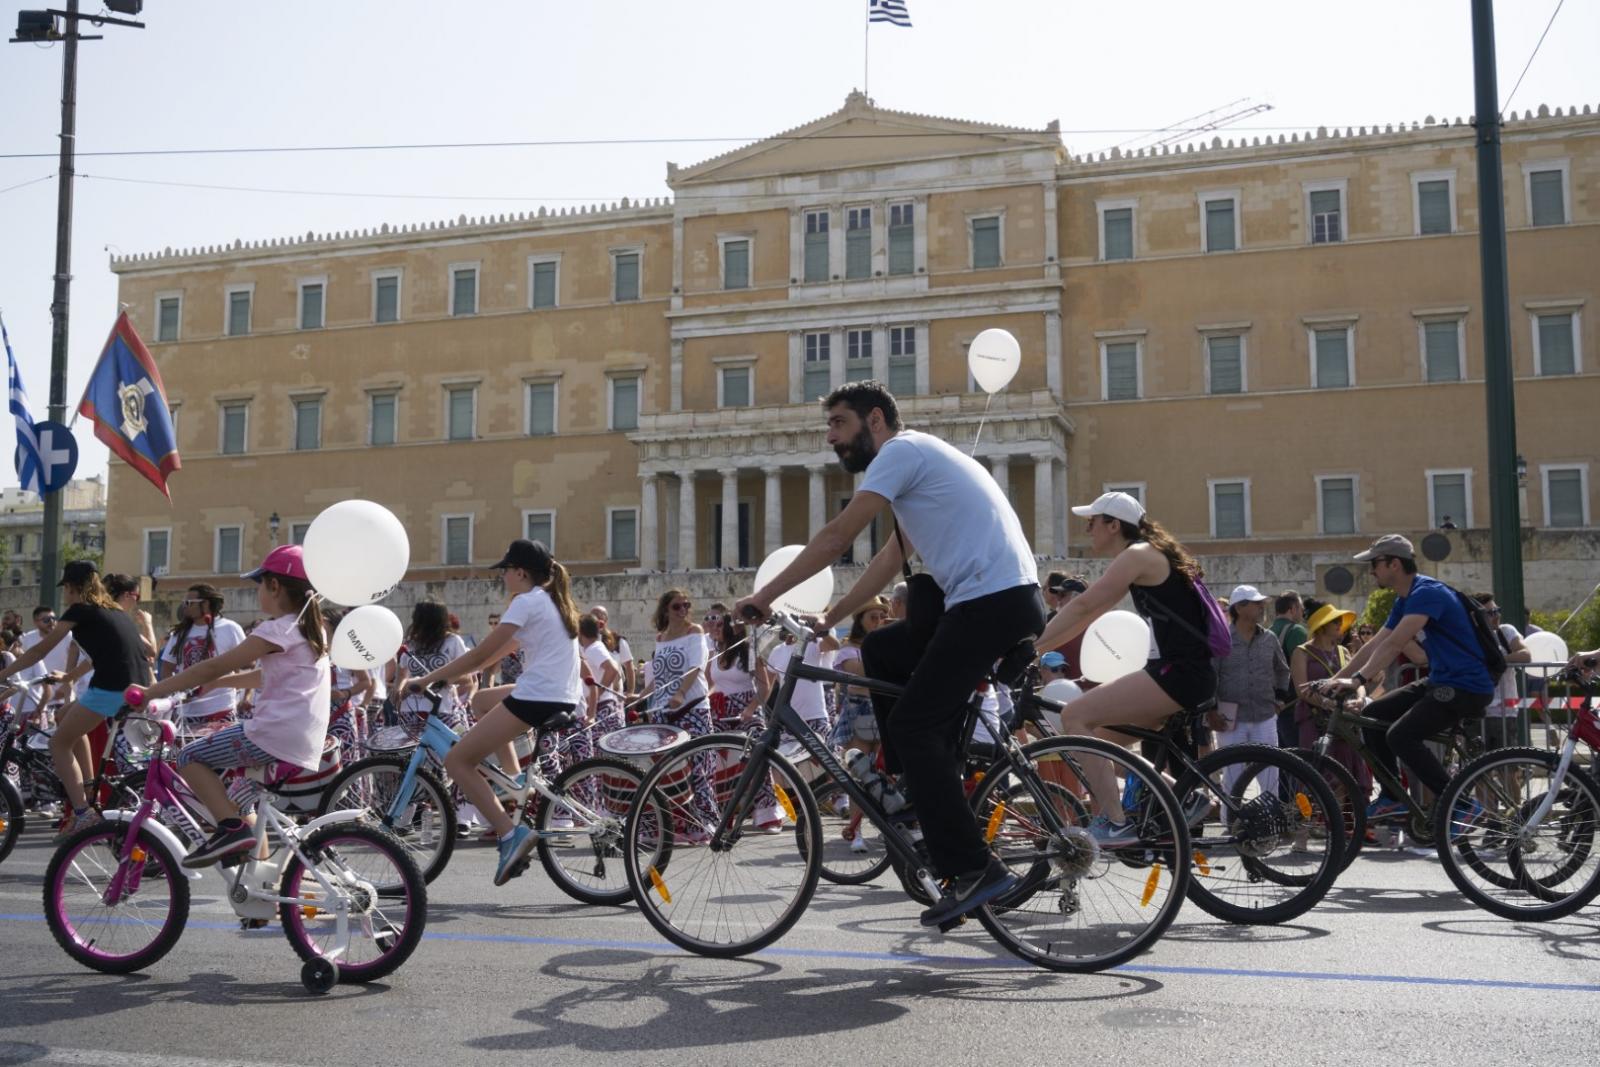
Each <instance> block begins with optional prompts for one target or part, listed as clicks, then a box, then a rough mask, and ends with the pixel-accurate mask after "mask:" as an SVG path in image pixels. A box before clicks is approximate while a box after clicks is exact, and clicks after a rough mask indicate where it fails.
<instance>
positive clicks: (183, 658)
mask: <svg viewBox="0 0 1600 1067" xmlns="http://www.w3.org/2000/svg"><path fill="white" fill-rule="evenodd" d="M224 604H225V601H224V600H223V598H222V593H221V592H220V591H218V590H217V589H216V588H215V587H213V586H210V585H206V584H204V583H201V584H199V585H191V586H190V587H189V588H188V590H187V591H186V592H185V593H184V595H183V604H182V614H183V617H182V619H181V620H180V621H179V623H178V625H177V626H175V627H173V628H172V633H171V634H170V635H168V637H167V641H166V644H165V646H164V647H163V648H162V649H161V662H160V664H159V671H160V672H159V674H158V677H161V678H165V677H166V676H167V675H169V674H176V673H177V672H179V671H186V670H188V669H189V668H190V667H193V666H195V665H196V664H199V663H203V662H205V661H206V660H208V659H213V658H215V657H217V656H221V655H224V654H225V653H228V652H231V651H233V650H234V649H236V648H238V647H239V646H240V645H242V644H244V628H243V627H241V626H240V625H239V624H238V623H236V622H234V621H233V620H232V619H225V618H223V617H222V609H223V607H224ZM238 702H239V691H238V690H236V689H226V688H224V689H218V688H211V689H202V690H201V691H200V692H199V693H197V694H196V695H195V696H193V697H191V698H190V699H188V700H186V701H184V703H183V707H182V708H181V710H182V712H183V729H184V731H185V732H186V733H187V734H189V735H190V736H200V735H202V734H207V733H210V732H212V731H213V730H219V729H221V728H222V727H224V726H227V725H229V724H230V723H232V722H233V721H234V718H235V717H236V714H237V709H238Z"/></svg>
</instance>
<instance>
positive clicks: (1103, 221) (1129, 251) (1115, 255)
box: [1100, 207, 1133, 260]
mask: <svg viewBox="0 0 1600 1067" xmlns="http://www.w3.org/2000/svg"><path fill="white" fill-rule="evenodd" d="M1100 225H1101V227H1102V233H1101V235H1100V240H1101V242H1102V247H1103V249H1104V252H1103V253H1102V255H1101V258H1102V259H1106V260H1112V259H1132V258H1133V208H1131V207H1115V208H1107V209H1106V210H1105V211H1104V212H1102V213H1101V215H1100Z"/></svg>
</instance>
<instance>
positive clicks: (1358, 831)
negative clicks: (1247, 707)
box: [1285, 748, 1369, 874]
mask: <svg viewBox="0 0 1600 1067" xmlns="http://www.w3.org/2000/svg"><path fill="white" fill-rule="evenodd" d="M1285 751H1286V752H1293V753H1294V754H1295V755H1296V756H1299V757H1300V758H1301V759H1303V760H1305V761H1306V762H1307V763H1309V764H1311V766H1313V767H1315V768H1316V769H1317V770H1319V771H1321V772H1322V778H1323V781H1325V782H1327V783H1328V788H1329V789H1332V790H1333V795H1334V799H1336V800H1338V801H1339V806H1340V814H1341V815H1342V816H1343V817H1344V842H1345V847H1344V856H1343V858H1341V859H1340V860H1339V872H1340V873H1341V874H1342V873H1344V872H1345V871H1347V870H1349V869H1350V865H1351V864H1352V863H1354V862H1355V861H1356V857H1357V856H1359V855H1360V854H1361V849H1362V847H1363V846H1365V845H1366V843H1367V804H1368V802H1369V801H1368V798H1367V797H1366V796H1365V795H1364V794H1363V793H1362V792H1361V783H1360V782H1358V781H1356V776H1355V775H1353V774H1351V773H1350V768H1349V767H1346V766H1345V765H1344V764H1342V763H1340V762H1339V761H1338V760H1336V759H1334V758H1333V757H1332V756H1325V755H1321V754H1319V753H1317V752H1315V751H1313V750H1312V749H1309V748H1290V749H1285ZM1347 798H1348V799H1347Z"/></svg>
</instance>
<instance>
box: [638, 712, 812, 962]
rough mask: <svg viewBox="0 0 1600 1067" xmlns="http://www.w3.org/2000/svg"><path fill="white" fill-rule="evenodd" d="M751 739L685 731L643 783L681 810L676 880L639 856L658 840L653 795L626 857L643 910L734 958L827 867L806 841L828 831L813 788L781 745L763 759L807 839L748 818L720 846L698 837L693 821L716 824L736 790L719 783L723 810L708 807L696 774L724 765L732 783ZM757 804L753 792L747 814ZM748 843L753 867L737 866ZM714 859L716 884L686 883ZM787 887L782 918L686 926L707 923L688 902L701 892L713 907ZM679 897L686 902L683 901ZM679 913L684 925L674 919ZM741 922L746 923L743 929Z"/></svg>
mask: <svg viewBox="0 0 1600 1067" xmlns="http://www.w3.org/2000/svg"><path fill="white" fill-rule="evenodd" d="M751 747H752V746H751V743H750V739H749V738H748V737H747V736H746V735H744V734H742V733H740V734H734V733H721V734H706V735H705V736H703V737H697V738H694V739H693V740H690V741H686V742H684V743H683V744H682V745H679V746H678V747H677V748H675V749H673V750H671V751H670V752H668V753H667V754H666V755H664V756H662V757H661V758H660V761H659V762H658V763H656V765H655V766H654V767H652V768H651V769H650V773H648V774H647V775H645V778H644V781H643V782H642V783H641V784H640V787H639V788H640V789H641V791H643V792H644V793H645V794H646V795H647V796H656V795H659V796H660V797H661V798H662V799H661V803H662V804H663V805H664V806H665V810H666V811H667V812H668V813H669V814H670V815H671V816H672V817H673V834H674V838H673V848H672V869H671V873H672V875H673V878H672V880H671V884H670V885H669V883H668V880H667V879H665V878H664V877H663V876H662V872H661V871H660V870H659V869H656V870H652V869H651V868H650V867H649V866H648V864H646V865H644V866H641V863H640V861H641V858H647V857H648V856H649V855H650V854H651V853H652V852H653V851H654V849H655V847H656V846H655V845H654V843H653V842H652V841H650V840H641V834H643V835H645V836H646V837H648V835H649V834H650V833H651V832H652V831H651V830H650V827H649V823H648V819H647V818H646V817H645V816H644V815H643V813H644V812H646V811H647V810H648V809H647V808H646V806H645V805H637V806H635V807H634V808H633V810H631V811H630V812H629V813H628V825H627V830H626V832H625V833H626V843H625V845H624V847H623V858H624V860H625V861H626V863H627V871H628V881H629V884H630V885H632V887H633V894H634V899H635V900H636V901H637V902H638V904H639V910H640V911H642V912H643V913H644V916H645V919H646V920H648V921H649V923H650V925H651V926H653V927H654V928H655V929H656V932H658V933H659V934H661V935H662V936H663V937H665V938H666V939H667V940H668V941H671V942H672V943H673V944H675V945H677V946H678V947H679V948H682V949H685V950H686V951H689V952H693V953H695V954H696V955H701V956H711V957H716V958H722V959H726V958H731V957H734V956H743V955H746V954H748V953H751V952H755V951H757V950H758V949H762V948H765V947H766V946H768V945H770V944H772V943H773V942H774V941H776V940H778V938H780V937H782V936H783V935H784V934H786V933H787V932H788V931H789V930H790V928H791V927H793V926H794V924H795V923H796V922H798V921H799V919H800V916H801V915H803V914H804V913H805V910H806V907H807V905H809V904H810V903H811V897H812V895H813V894H814V893H815V892H816V889H817V880H818V879H819V878H820V877H821V869H822V852H821V850H820V849H817V848H811V847H808V846H807V844H806V842H807V841H815V840H817V839H818V837H819V835H820V834H821V832H822V821H821V819H819V818H818V816H817V808H816V802H815V801H814V800H813V798H812V796H811V789H810V787H809V786H808V785H807V784H806V781H805V779H803V778H802V777H801V776H800V774H799V772H798V771H796V770H795V768H794V765H793V764H792V763H790V762H789V761H788V760H786V759H784V758H783V757H782V756H780V755H779V754H778V753H776V752H767V753H765V754H764V755H763V756H762V757H761V758H762V759H763V760H764V762H765V765H766V773H770V774H772V775H773V776H774V781H775V784H776V786H777V787H780V788H781V789H782V790H783V795H782V796H780V797H779V801H780V803H782V802H783V801H784V800H785V799H787V802H788V804H787V807H788V810H790V811H792V812H793V813H794V819H795V822H796V824H797V825H799V826H801V827H803V828H804V831H805V834H806V837H804V838H803V839H802V840H801V844H800V847H799V848H798V849H796V848H794V847H792V846H791V845H790V843H789V841H788V838H787V835H781V834H780V835H777V836H768V835H765V834H748V833H743V832H742V826H741V827H740V828H738V829H739V830H740V831H741V832H740V834H739V836H738V837H737V838H736V839H735V840H733V841H731V842H724V844H723V845H722V846H721V847H719V848H717V849H712V848H710V847H708V846H706V845H703V844H695V843H694V841H695V838H694V837H693V836H692V835H693V834H694V833H695V831H696V830H701V829H703V828H704V827H705V826H706V825H711V826H712V827H715V825H716V820H720V818H721V816H722V813H723V811H724V810H725V808H726V805H727V804H728V802H729V801H730V799H731V797H730V796H724V795H721V793H717V794H716V795H715V797H714V799H715V802H716V805H715V806H716V809H717V810H716V811H715V812H700V811H699V810H698V809H697V807H696V801H695V800H694V796H693V792H694V790H693V782H694V777H693V776H694V774H696V773H706V774H713V775H715V774H718V773H720V774H722V776H723V777H724V780H725V784H726V785H728V786H731V785H732V784H733V782H736V781H737V774H738V773H739V772H740V771H742V769H743V766H742V764H743V761H744V760H747V759H748V758H750V749H751ZM695 760H700V761H701V762H700V764H698V765H696V764H694V763H693V762H692V761H695ZM713 764H714V766H713ZM754 808H755V804H754V802H753V798H752V802H751V804H750V813H749V815H747V819H748V818H749V817H750V816H752V815H753V814H754ZM713 816H714V818H713ZM680 822H681V824H682V825H683V826H685V827H687V828H688V835H685V834H684V833H682V832H680V828H679V827H680ZM741 846H742V847H744V848H746V849H749V850H754V851H755V852H756V856H757V862H756V863H754V864H752V866H751V867H749V868H741V869H738V870H735V869H734V862H735V861H734V859H733V857H734V853H735V851H736V850H738V849H739V848H740V847H741ZM746 855H748V853H746ZM707 867H715V868H716V870H715V871H713V872H712V876H711V878H710V879H708V882H709V883H710V884H708V886H707V888H706V889H705V890H704V891H703V892H701V891H699V890H688V891H686V890H685V889H684V886H685V885H688V884H690V883H694V882H696V881H697V879H698V878H699V877H700V876H703V875H705V874H706V873H707V872H706V868H707ZM796 868H797V869H796ZM652 875H653V877H652ZM733 875H740V876H741V878H740V886H739V889H740V893H738V894H737V895H734V896H731V897H723V896H721V895H719V894H718V890H719V889H720V887H722V886H724V885H727V884H729V883H730V881H731V878H732V876H733ZM757 878H760V879H761V880H762V881H763V882H764V883H766V884H765V885H763V886H761V887H756V886H753V885H752V881H753V880H755V879H757ZM674 889H675V890H676V895H674ZM780 895H783V896H786V897H787V899H786V901H778V902H777V906H778V907H779V910H778V911H777V916H776V919H774V920H772V921H770V922H768V921H765V920H763V923H762V925H760V926H759V927H755V928H754V929H752V928H751V924H750V923H749V922H748V921H745V920H739V919H737V918H731V917H723V916H718V917H717V918H716V920H715V921H714V922H713V923H712V937H710V938H708V937H705V936H699V935H697V934H696V933H694V932H692V931H690V930H689V929H686V928H685V927H688V926H690V925H694V926H696V927H697V929H699V930H700V931H704V930H705V929H706V921H705V920H701V921H699V922H696V921H695V919H694V918H693V916H692V915H691V914H690V913H689V911H688V907H687V905H688V903H689V902H691V901H692V902H697V903H699V902H703V903H704V904H705V905H707V906H708V907H709V906H711V905H713V904H714V903H716V902H718V901H722V900H727V901H729V903H730V904H732V903H754V901H755V899H756V898H757V897H769V898H771V897H778V896H780ZM679 902H682V903H683V905H684V906H683V907H680V906H679ZM675 920H676V922H677V923H681V924H682V925H677V924H675ZM736 930H740V931H748V932H745V933H736V932H735V931H736Z"/></svg>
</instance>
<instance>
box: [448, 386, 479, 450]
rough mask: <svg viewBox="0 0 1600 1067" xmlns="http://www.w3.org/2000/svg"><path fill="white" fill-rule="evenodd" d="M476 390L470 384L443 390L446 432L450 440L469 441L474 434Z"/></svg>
mask: <svg viewBox="0 0 1600 1067" xmlns="http://www.w3.org/2000/svg"><path fill="white" fill-rule="evenodd" d="M477 400H478V390H477V389H476V388H475V387H473V386H470V385H460V386H455V387H453V388H449V389H446V390H445V407H446V411H447V415H446V417H447V420H448V425H447V426H446V427H445V430H446V434H447V436H448V437H449V438H450V440H452V441H470V440H472V439H473V437H474V436H476V429H477V428H476V426H474V425H473V424H474V422H475V421H476V415H477V411H476V409H477V406H478V405H477Z"/></svg>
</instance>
